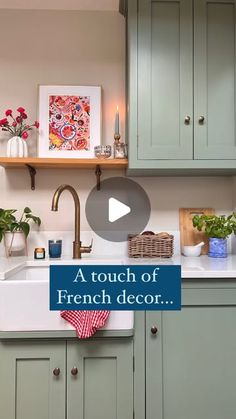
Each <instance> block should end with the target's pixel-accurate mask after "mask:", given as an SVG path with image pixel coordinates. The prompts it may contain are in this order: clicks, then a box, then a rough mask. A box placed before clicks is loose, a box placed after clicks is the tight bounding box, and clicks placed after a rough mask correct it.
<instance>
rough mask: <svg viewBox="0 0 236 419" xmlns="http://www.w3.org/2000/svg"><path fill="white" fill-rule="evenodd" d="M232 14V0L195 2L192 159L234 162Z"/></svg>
mask: <svg viewBox="0 0 236 419" xmlns="http://www.w3.org/2000/svg"><path fill="white" fill-rule="evenodd" d="M235 15H236V7H235V0H195V1H194V63H195V65H194V112H195V117H194V118H195V119H194V158H195V159H222V160H223V159H236V131H235V121H236V119H235V118H236V116H235V115H236V100H235V99H236V96H235V95H236V77H235V74H236V73H235V71H236V50H235V48H236V43H235V41H236V39H235V23H236V21H235ZM201 116H203V117H204V121H203V122H201V119H200V118H201Z"/></svg>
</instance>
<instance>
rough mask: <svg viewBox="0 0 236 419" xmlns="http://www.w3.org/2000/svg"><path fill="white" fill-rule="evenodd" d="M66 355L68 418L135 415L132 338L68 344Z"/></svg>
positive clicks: (128, 417) (104, 418)
mask: <svg viewBox="0 0 236 419" xmlns="http://www.w3.org/2000/svg"><path fill="white" fill-rule="evenodd" d="M67 354H68V360H67V370H68V380H67V397H68V401H67V418H68V419H132V418H133V342H132V341H130V340H127V341H122V340H121V339H116V340H113V341H109V342H106V341H105V342H103V341H88V342H82V343H80V344H78V343H77V342H73V343H68V350H67ZM76 371H78V373H77V374H76V375H73V373H74V372H76Z"/></svg>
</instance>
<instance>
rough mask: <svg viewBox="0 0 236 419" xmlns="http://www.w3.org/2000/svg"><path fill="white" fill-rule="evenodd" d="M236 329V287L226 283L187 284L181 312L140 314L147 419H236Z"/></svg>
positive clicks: (140, 355) (137, 385)
mask: <svg viewBox="0 0 236 419" xmlns="http://www.w3.org/2000/svg"><path fill="white" fill-rule="evenodd" d="M213 281H214V283H213ZM224 282H226V284H224ZM235 325H236V287H235V281H232V282H230V281H227V279H224V280H212V281H211V280H210V281H207V280H205V284H204V283H201V282H199V283H196V281H191V280H189V284H187V286H186V287H184V289H183V292H182V310H181V311H179V312H177V311H172V312H171V311H169V312H158V311H157V312H146V314H145V313H143V314H142V315H141V313H139V320H138V322H137V324H136V326H137V329H138V330H139V331H138V334H139V336H138V337H137V339H138V341H137V342H136V349H135V351H136V355H137V357H138V359H136V365H138V366H140V365H141V370H142V363H143V359H145V361H144V362H145V383H146V384H145V394H146V399H145V401H144V400H143V402H141V405H142V403H143V406H146V419H159V418H161V419H199V418H202V419H222V418H224V419H233V418H235V417H236V397H235V395H236V393H235V391H236V390H235V389H236V363H235V354H236V328H235ZM140 347H141V348H143V353H141V351H140ZM144 354H145V355H144ZM135 374H136V369H135ZM137 374H140V370H139V371H138V372H137ZM139 379H140V377H136V378H135V381H136V380H137V381H136V383H135V389H136V390H137V392H138V391H140V388H141V387H140V382H139ZM135 399H136V407H137V408H136V407H135V411H136V412H137V413H136V419H141V418H142V416H143V415H139V410H140V406H138V403H140V400H138V394H136V395H135ZM141 409H142V406H141Z"/></svg>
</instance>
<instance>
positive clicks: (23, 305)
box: [0, 259, 134, 332]
mask: <svg viewBox="0 0 236 419" xmlns="http://www.w3.org/2000/svg"><path fill="white" fill-rule="evenodd" d="M57 263H58V262H57ZM61 263H62V264H67V263H68V264H69V263H70V264H75V263H76V262H75V261H63V262H61ZM78 263H79V264H88V260H86V259H84V260H82V261H81V260H80V261H79V262H78ZM89 263H90V264H95V265H96V264H97V265H98V264H102V265H108V264H118V263H117V260H116V261H111V260H108V261H105V260H103V261H102V260H101V259H99V260H90V261H89ZM133 324H134V313H133V311H111V313H110V316H109V319H108V320H107V323H106V325H105V326H104V327H103V328H102V329H101V330H130V329H133ZM68 330H74V328H73V326H71V325H70V323H68V322H67V321H65V320H64V319H62V318H61V316H60V312H59V311H50V310H49V266H48V263H47V264H45V265H43V264H42V265H41V266H37V264H35V266H34V264H33V263H32V264H31V266H29V264H28V266H26V267H24V268H23V269H21V270H20V271H18V272H17V273H14V274H12V275H11V276H9V277H8V278H7V279H5V280H3V281H0V331H22V332H23V331H68Z"/></svg>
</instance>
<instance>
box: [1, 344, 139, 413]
mask: <svg viewBox="0 0 236 419" xmlns="http://www.w3.org/2000/svg"><path fill="white" fill-rule="evenodd" d="M0 417H1V418H3V419H132V417H133V342H132V339H121V338H118V339H103V340H98V339H94V340H91V341H83V342H82V341H79V342H78V341H77V340H76V341H74V340H73V341H67V342H65V341H64V342H63V341H60V342H59V341H44V342H42V341H14V342H13V341H2V342H0Z"/></svg>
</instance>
